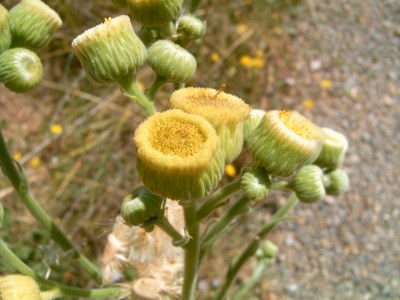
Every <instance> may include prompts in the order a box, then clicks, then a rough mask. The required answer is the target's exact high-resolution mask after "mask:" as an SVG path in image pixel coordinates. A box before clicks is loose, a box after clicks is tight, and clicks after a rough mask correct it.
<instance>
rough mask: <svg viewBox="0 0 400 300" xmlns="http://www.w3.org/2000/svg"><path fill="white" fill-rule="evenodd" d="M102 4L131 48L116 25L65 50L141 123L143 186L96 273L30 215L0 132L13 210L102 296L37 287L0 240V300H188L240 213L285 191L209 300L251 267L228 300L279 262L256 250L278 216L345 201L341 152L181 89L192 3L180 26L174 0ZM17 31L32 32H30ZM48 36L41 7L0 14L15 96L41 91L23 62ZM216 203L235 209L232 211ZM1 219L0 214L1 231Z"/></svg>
mask: <svg viewBox="0 0 400 300" xmlns="http://www.w3.org/2000/svg"><path fill="white" fill-rule="evenodd" d="M113 2H114V3H115V4H116V5H118V6H122V7H126V8H127V9H128V10H129V11H130V13H131V15H132V16H133V18H134V19H135V20H136V21H137V22H139V23H140V24H142V26H143V27H142V29H141V30H140V32H139V33H138V34H136V32H135V31H134V29H133V27H132V24H131V19H130V18H129V16H127V15H123V16H118V17H116V18H106V19H105V21H104V23H102V24H100V25H97V26H95V27H94V28H91V29H88V30H86V31H85V32H84V33H82V34H81V35H79V36H78V37H76V38H75V39H74V41H73V42H72V51H73V53H74V54H75V55H76V57H77V58H78V59H79V61H80V62H81V64H82V66H83V68H84V69H85V71H86V74H87V76H88V77H89V78H90V79H91V80H92V81H93V82H95V83H100V84H112V83H116V84H118V85H120V87H121V89H122V91H123V93H124V94H125V95H126V96H127V97H129V99H131V100H132V101H133V102H134V103H135V104H137V105H139V106H140V107H141V108H142V109H143V111H144V112H145V113H146V114H147V119H146V120H144V121H143V122H142V123H141V124H140V126H139V127H138V128H137V129H136V131H135V133H134V137H133V142H134V145H135V147H136V149H137V157H136V167H137V171H138V173H139V174H140V177H141V179H142V183H143V185H140V186H139V187H136V188H134V189H133V191H132V193H130V194H129V195H127V196H126V197H125V198H124V199H123V201H121V215H120V216H119V217H118V218H117V219H116V220H115V224H114V227H113V231H112V233H111V234H110V235H109V236H108V238H107V244H106V248H105V251H104V255H103V258H102V270H100V269H99V268H98V267H97V265H96V264H95V263H93V262H91V260H89V259H88V258H87V257H86V256H85V255H83V254H82V253H81V252H80V251H79V250H78V249H77V248H76V247H75V246H74V244H73V243H72V242H71V241H70V240H69V239H68V237H67V236H66V234H65V233H64V232H63V231H62V229H61V228H60V227H59V226H58V225H57V224H55V223H54V222H53V221H52V219H51V218H50V217H49V216H48V214H47V213H46V212H45V211H44V210H43V209H42V208H41V206H40V205H39V204H38V203H37V201H36V199H35V198H34V196H33V195H32V193H31V191H30V188H29V182H28V178H27V176H26V174H25V172H24V169H23V167H22V166H21V165H20V164H19V163H18V162H16V161H14V160H13V159H12V158H11V157H10V154H9V151H8V149H7V146H6V143H5V140H4V137H3V134H2V133H1V132H0V166H1V169H2V172H3V173H4V175H5V176H7V177H8V178H9V180H10V182H11V184H12V185H13V186H14V188H15V190H16V192H17V194H18V196H19V198H20V199H21V200H22V202H23V203H24V204H25V205H26V206H27V208H28V209H29V210H30V212H31V213H32V214H33V216H34V217H35V218H36V219H37V220H38V221H39V223H40V224H41V225H42V226H43V228H44V229H45V230H47V231H49V233H50V235H51V237H52V238H53V239H54V241H55V242H56V243H57V244H58V245H59V246H60V247H61V249H62V250H63V251H65V252H70V253H72V254H73V256H74V258H75V259H76V261H77V262H78V264H79V265H80V267H81V268H82V270H84V271H86V272H87V273H88V274H89V275H90V276H91V277H92V278H93V279H94V280H96V281H97V282H99V283H102V284H104V285H106V287H103V288H95V289H84V288H75V287H70V286H65V285H62V284H61V283H59V282H55V281H50V280H47V279H46V278H44V277H43V276H41V275H39V274H37V273H36V272H34V271H33V270H32V269H31V268H30V267H29V266H27V265H26V264H25V263H23V262H22V261H21V260H20V259H19V258H18V257H17V255H16V254H15V253H13V252H12V251H11V250H10V248H9V247H8V245H7V244H6V243H4V241H2V240H1V239H0V255H1V256H3V257H4V258H6V259H7V260H8V261H9V262H10V263H11V264H12V265H13V266H14V267H15V268H16V269H17V270H18V271H19V272H20V273H21V274H23V275H8V276H5V277H3V278H0V299H5V300H14V299H53V298H59V297H63V296H76V297H92V298H96V297H120V298H129V299H184V300H191V299H195V298H196V283H197V278H198V270H199V267H200V265H201V263H202V261H203V259H204V257H205V254H206V253H207V251H208V250H209V249H210V248H211V247H212V246H213V245H214V244H215V242H216V241H217V240H218V239H220V238H221V237H222V236H224V235H226V234H227V233H229V232H230V231H231V230H232V228H233V227H234V226H235V225H236V223H235V222H234V220H235V219H236V218H237V216H239V215H241V214H245V213H248V212H249V207H251V206H255V205H257V203H258V202H260V201H262V200H263V199H265V198H266V197H267V196H268V195H269V194H270V193H271V192H272V191H273V190H285V191H291V192H292V193H293V195H292V196H291V197H290V198H289V200H288V201H287V202H286V204H285V205H284V206H282V207H281V208H280V209H279V210H278V211H277V212H276V213H275V215H274V216H273V217H272V218H271V220H270V221H269V222H268V223H266V224H264V225H263V226H262V227H261V228H260V229H259V231H258V233H257V234H255V236H254V238H253V240H252V241H251V242H250V243H249V244H248V245H246V247H245V249H244V250H243V252H242V253H241V254H240V255H239V256H238V257H237V258H236V259H235V260H234V261H233V263H232V264H231V265H230V267H229V268H228V270H227V272H226V278H225V281H224V282H223V284H222V285H221V286H220V288H219V290H218V291H217V293H216V294H215V299H225V298H226V297H227V293H228V290H229V288H230V287H231V285H232V283H233V282H234V279H235V278H236V275H237V274H238V272H239V271H240V270H241V268H242V266H243V265H244V264H245V263H246V262H247V261H248V260H249V259H250V258H251V257H255V258H256V259H257V262H258V264H257V266H258V267H257V268H256V269H255V271H254V274H253V275H254V278H252V280H251V281H249V283H248V284H245V285H244V286H243V287H242V288H241V289H239V290H238V291H236V293H235V294H234V295H233V299H240V298H241V296H242V295H244V294H245V293H246V292H247V291H248V290H249V288H251V285H252V284H254V283H255V282H256V281H257V280H258V279H259V278H260V276H261V275H262V270H263V269H264V268H265V267H266V266H268V265H270V264H271V263H273V261H274V258H275V257H276V255H277V252H278V248H277V246H276V245H274V244H273V243H272V242H271V241H268V240H265V237H266V236H267V234H268V233H269V232H270V231H271V230H272V229H273V228H274V227H275V226H276V225H277V224H278V223H279V222H281V221H284V220H287V219H288V217H287V214H288V212H289V211H290V209H291V208H292V207H293V206H295V205H296V203H297V202H298V201H301V202H303V203H315V202H318V201H321V200H322V199H323V198H324V197H325V195H326V194H329V195H340V194H342V193H343V192H345V191H346V190H347V189H348V187H349V180H348V177H347V174H346V173H345V172H343V171H342V170H340V169H339V168H340V167H341V165H342V163H343V160H344V156H345V153H346V150H347V146H348V145H347V140H346V138H345V137H344V136H343V135H342V134H341V133H338V132H336V131H333V130H331V129H328V128H320V127H319V126H317V125H316V124H314V123H313V122H311V121H310V120H309V119H307V118H306V117H304V116H302V115H301V114H299V113H298V112H295V111H289V110H282V111H277V110H271V111H263V110H259V109H252V107H250V106H249V105H248V104H247V103H246V101H244V100H242V99H241V98H239V97H237V96H234V95H231V94H229V93H226V92H225V91H224V87H223V86H222V87H221V88H220V89H219V90H215V89H212V88H203V87H185V84H186V82H188V81H189V80H190V79H191V78H192V76H193V75H194V73H195V71H196V67H197V61H196V59H195V58H194V56H193V55H192V54H191V53H190V52H189V51H188V50H187V49H186V48H187V46H188V45H189V44H190V43H191V42H192V41H194V40H197V39H201V37H202V36H203V35H204V34H205V32H206V26H205V22H204V21H202V20H200V19H198V18H197V17H195V13H196V10H197V8H198V6H199V5H200V2H201V1H199V0H193V1H192V2H191V6H190V7H189V10H190V14H183V13H181V12H183V11H184V7H183V1H182V0H170V1H161V0H146V1H143V0H126V1H123V0H122V1H117V0H115V1H113ZM28 15H29V16H30V17H29V18H28ZM26 20H36V21H35V22H36V23H35V26H36V27H35V30H33V27H34V26H33V25H31V26H27V25H26V22H27V21H26ZM59 26H61V19H60V18H59V16H58V14H57V13H56V12H55V11H54V10H52V9H51V8H50V7H48V6H47V5H46V4H44V3H43V2H42V1H40V0H22V1H21V2H20V3H19V4H18V5H16V6H15V7H14V8H13V9H11V10H10V11H9V12H8V11H7V10H6V9H5V8H4V7H3V6H1V5H0V32H1V33H2V35H1V37H0V67H1V68H0V81H1V82H3V83H4V85H5V86H6V87H7V88H9V89H10V90H12V91H15V92H25V91H28V90H30V89H32V88H34V87H35V86H36V85H37V84H38V83H39V81H40V80H41V77H42V73H43V68H42V65H41V61H40V59H39V57H38V56H37V55H36V54H35V52H34V50H35V49H37V48H40V47H43V46H45V45H46V44H47V43H48V42H49V39H50V38H51V35H52V33H53V32H54V31H55V30H57V29H58V27H59ZM38 32H40V33H41V34H38ZM3 37H4V38H3ZM28 48H30V49H34V50H29V49H28ZM146 61H147V63H148V64H149V66H150V67H151V68H152V69H153V71H154V74H155V78H154V82H153V84H152V85H151V86H150V87H149V88H148V89H147V90H146V91H145V92H143V91H142V90H141V89H140V88H139V85H138V83H137V78H136V77H137V76H136V74H137V70H138V69H139V68H141V67H142V66H143V65H144V64H145V62H146ZM169 82H173V83H174V84H175V87H176V90H175V91H174V92H173V93H172V95H171V97H170V99H169V103H170V109H168V110H166V111H163V112H158V111H157V105H155V99H156V94H157V91H158V90H159V89H160V88H161V87H162V86H163V85H164V84H167V83H169ZM244 147H245V148H247V149H248V150H249V151H250V153H251V157H252V159H251V162H250V163H249V165H248V166H246V167H245V168H244V169H243V171H242V173H241V174H240V175H239V176H237V179H236V180H234V181H232V182H230V183H228V184H226V185H222V184H221V182H222V178H223V176H224V172H226V170H229V168H231V169H232V165H231V163H232V162H233V161H234V160H235V159H236V158H237V157H238V156H239V155H240V154H241V153H242V150H243V148H244ZM228 198H231V199H235V200H232V201H231V202H232V203H231V204H230V203H228V201H227V199H228ZM216 210H219V211H221V215H220V217H219V218H218V220H217V221H215V222H213V223H211V222H210V221H209V216H210V215H211V214H212V213H213V212H214V211H216ZM3 217H4V210H3V207H2V206H1V204H0V226H1V224H2V219H3ZM202 224H205V225H207V226H202ZM129 268H133V269H134V270H135V271H136V275H137V276H136V278H134V279H133V281H132V280H129V278H127V277H126V276H125V274H126V271H127V270H128V269H129ZM21 285H23V286H24V288H23V289H21V287H20V286H21ZM39 287H40V288H41V289H42V291H41V290H40V289H39Z"/></svg>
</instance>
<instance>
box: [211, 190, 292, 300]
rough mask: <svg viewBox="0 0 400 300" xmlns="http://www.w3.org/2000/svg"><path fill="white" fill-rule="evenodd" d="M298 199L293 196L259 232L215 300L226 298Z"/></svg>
mask: <svg viewBox="0 0 400 300" xmlns="http://www.w3.org/2000/svg"><path fill="white" fill-rule="evenodd" d="M298 201H299V200H298V199H297V197H296V195H293V196H291V197H290V198H289V200H288V202H287V203H286V204H285V205H284V206H282V207H281V208H280V209H279V210H278V211H277V212H276V213H275V214H274V216H273V217H272V219H271V221H270V222H269V223H267V224H266V225H264V227H263V228H261V230H260V231H259V232H258V234H257V236H256V237H255V238H254V239H253V241H252V242H251V243H250V244H249V245H248V246H247V247H246V249H245V250H244V251H243V253H242V254H241V255H240V256H239V257H238V258H237V259H236V260H235V262H234V263H233V265H231V266H230V267H229V270H228V272H227V274H226V280H225V282H224V285H223V286H222V287H221V289H220V290H219V292H218V295H217V297H216V298H215V300H222V299H224V298H225V296H226V292H227V291H228V289H229V287H230V286H231V284H232V282H233V280H234V279H235V278H236V275H237V274H238V273H239V271H240V269H241V268H242V267H243V265H244V264H245V263H246V262H247V260H248V259H249V258H250V257H252V256H253V255H254V254H255V253H256V251H257V249H258V247H259V244H260V241H261V240H262V239H263V238H264V237H265V236H266V235H267V234H268V233H269V232H270V231H271V230H272V229H274V228H275V226H276V224H278V223H279V222H280V221H282V220H283V219H284V217H285V215H286V214H287V213H288V212H289V210H290V209H291V208H292V207H293V206H295V205H296V204H297V203H298Z"/></svg>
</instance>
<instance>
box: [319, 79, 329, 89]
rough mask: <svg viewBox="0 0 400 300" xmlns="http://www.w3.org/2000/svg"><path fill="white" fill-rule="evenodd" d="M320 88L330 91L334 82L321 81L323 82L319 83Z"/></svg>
mask: <svg viewBox="0 0 400 300" xmlns="http://www.w3.org/2000/svg"><path fill="white" fill-rule="evenodd" d="M319 86H320V87H321V89H323V90H329V89H330V88H331V87H332V81H330V80H327V79H324V80H321V82H320V83H319Z"/></svg>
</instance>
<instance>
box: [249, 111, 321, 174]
mask: <svg viewBox="0 0 400 300" xmlns="http://www.w3.org/2000/svg"><path fill="white" fill-rule="evenodd" d="M323 138H324V134H323V132H322V130H321V129H320V128H319V127H318V126H316V125H315V124H313V123H312V122H311V121H310V120H308V119H307V118H305V117H303V116H302V115H300V114H299V113H298V112H295V111H285V110H283V111H276V110H272V111H268V112H266V113H265V115H264V117H263V118H262V120H261V122H260V124H259V125H258V126H257V128H256V129H255V130H254V132H253V133H252V134H251V136H250V138H249V140H248V147H249V150H250V152H251V154H252V155H253V158H254V160H255V161H256V162H258V163H259V164H260V165H261V166H262V167H264V168H265V169H266V170H267V172H268V173H269V174H271V175H276V176H283V177H288V176H290V175H292V174H293V173H294V172H295V171H296V170H297V169H299V168H300V167H301V166H303V165H305V164H307V163H310V162H311V161H313V160H315V158H316V156H318V154H319V152H320V151H321V145H322V142H323Z"/></svg>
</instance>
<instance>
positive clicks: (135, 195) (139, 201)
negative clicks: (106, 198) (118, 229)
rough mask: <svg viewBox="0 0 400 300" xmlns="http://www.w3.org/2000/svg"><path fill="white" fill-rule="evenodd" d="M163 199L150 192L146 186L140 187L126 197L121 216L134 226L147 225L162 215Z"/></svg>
mask: <svg viewBox="0 0 400 300" xmlns="http://www.w3.org/2000/svg"><path fill="white" fill-rule="evenodd" d="M162 202H163V199H162V198H161V197H160V196H158V195H155V194H153V193H152V192H150V191H149V190H148V189H147V188H146V187H145V186H141V187H138V188H137V189H135V190H134V191H133V192H132V193H131V194H129V195H128V196H126V197H125V199H124V201H123V204H122V209H121V215H122V217H123V218H124V220H125V222H126V223H127V224H129V225H132V226H139V225H145V223H146V222H149V221H151V220H153V219H156V218H158V217H160V216H161V215H162V213H163V212H162V209H161V206H162Z"/></svg>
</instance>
